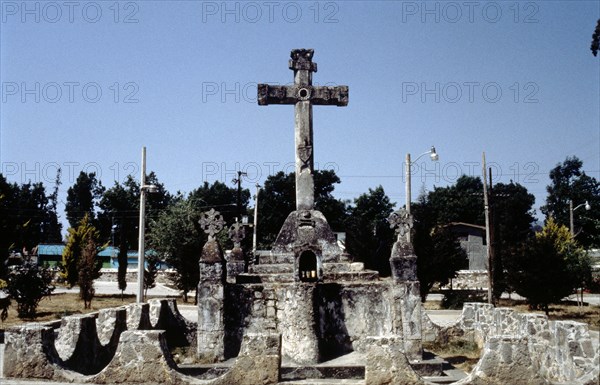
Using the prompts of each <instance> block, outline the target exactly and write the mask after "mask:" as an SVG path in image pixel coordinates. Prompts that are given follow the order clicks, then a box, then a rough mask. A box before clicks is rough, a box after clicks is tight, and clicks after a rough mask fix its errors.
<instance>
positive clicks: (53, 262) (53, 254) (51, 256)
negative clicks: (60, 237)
mask: <svg viewBox="0 0 600 385" xmlns="http://www.w3.org/2000/svg"><path fill="white" fill-rule="evenodd" d="M64 249H65V245H63V244H60V243H54V244H40V245H38V265H43V264H47V265H49V266H57V265H58V264H59V263H60V262H62V254H63V251H64ZM153 252H154V251H153V250H146V255H149V254H152V253H153ZM118 256H119V249H118V248H116V247H114V246H108V247H106V248H104V250H102V251H101V252H99V253H98V258H100V259H101V260H102V268H106V269H111V268H114V269H116V268H118V267H119V261H118ZM137 265H138V252H137V250H130V251H128V252H127V267H128V268H136V267H137ZM166 268H167V265H166V264H164V263H160V264H159V269H166Z"/></svg>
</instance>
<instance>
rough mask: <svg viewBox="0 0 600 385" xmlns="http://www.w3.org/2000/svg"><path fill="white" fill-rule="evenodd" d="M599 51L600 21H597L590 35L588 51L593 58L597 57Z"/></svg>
mask: <svg viewBox="0 0 600 385" xmlns="http://www.w3.org/2000/svg"><path fill="white" fill-rule="evenodd" d="M599 49H600V19H598V23H597V24H596V29H595V30H594V33H593V34H592V44H591V45H590V50H591V51H592V54H593V55H594V56H597V55H598V50H599Z"/></svg>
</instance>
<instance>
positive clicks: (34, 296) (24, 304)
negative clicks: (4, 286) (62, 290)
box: [8, 264, 54, 318]
mask: <svg viewBox="0 0 600 385" xmlns="http://www.w3.org/2000/svg"><path fill="white" fill-rule="evenodd" d="M52 276H53V274H52V271H50V270H49V269H47V268H43V267H39V266H37V265H33V264H26V265H21V266H16V267H14V268H13V269H12V270H11V271H10V272H9V274H8V294H9V295H10V297H11V298H12V299H14V300H15V301H16V302H17V313H18V315H19V318H34V317H35V313H36V309H37V307H38V305H39V303H40V301H41V300H42V298H44V297H46V296H49V295H50V294H51V293H52V292H53V291H54V286H52V285H51V282H52Z"/></svg>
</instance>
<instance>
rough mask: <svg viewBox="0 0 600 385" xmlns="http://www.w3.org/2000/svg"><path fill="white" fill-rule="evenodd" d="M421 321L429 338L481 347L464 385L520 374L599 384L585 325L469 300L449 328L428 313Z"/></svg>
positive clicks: (535, 379)
mask: <svg viewBox="0 0 600 385" xmlns="http://www.w3.org/2000/svg"><path fill="white" fill-rule="evenodd" d="M422 322H423V324H424V325H427V329H428V333H427V334H426V335H425V338H426V339H427V340H438V341H441V342H443V341H446V340H448V339H450V338H453V337H461V338H467V339H472V340H473V341H475V342H477V343H478V344H479V345H480V346H481V347H483V353H482V357H481V360H480V361H479V363H478V364H477V366H476V367H475V368H474V369H473V372H472V373H471V375H469V377H467V378H466V379H464V380H463V381H460V382H459V383H458V384H460V385H464V384H480V383H481V384H484V383H485V384H506V383H509V382H510V383H518V381H519V378H521V379H523V378H530V380H528V381H529V382H527V383H528V384H529V383H531V384H538V383H539V384H545V383H548V382H560V383H569V384H597V383H598V381H599V379H600V350H599V349H598V348H596V349H594V347H593V344H592V340H591V337H590V333H589V329H588V325H587V324H584V323H580V322H574V321H549V320H548V318H547V317H546V316H545V315H541V314H531V313H518V312H516V311H514V310H513V309H508V308H494V307H493V306H492V305H489V304H484V303H466V304H465V305H464V307H463V312H462V315H461V317H460V318H459V319H458V320H457V321H456V323H455V324H453V325H450V326H447V327H440V326H438V325H435V324H434V323H432V322H431V321H430V320H429V317H428V316H427V315H426V314H424V316H423V321H422ZM486 378H487V380H485V379H486ZM508 378H510V379H511V380H510V381H509V382H506V381H507V379H508ZM490 379H493V381H492V380H490ZM486 381H487V382H486Z"/></svg>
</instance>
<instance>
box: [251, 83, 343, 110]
mask: <svg viewBox="0 0 600 385" xmlns="http://www.w3.org/2000/svg"><path fill="white" fill-rule="evenodd" d="M302 100H310V102H311V104H313V105H333V106H338V107H343V106H347V105H348V86H335V87H329V86H321V87H313V86H308V85H306V86H304V85H300V86H298V85H293V86H278V85H269V84H259V85H258V104H259V105H261V106H266V105H268V104H296V102H298V101H302Z"/></svg>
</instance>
